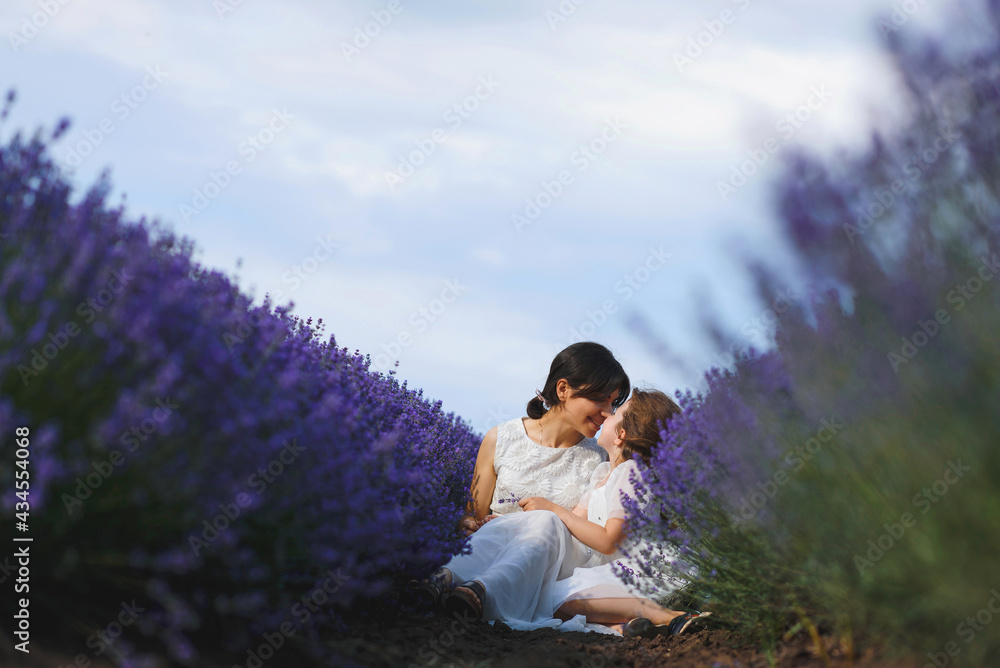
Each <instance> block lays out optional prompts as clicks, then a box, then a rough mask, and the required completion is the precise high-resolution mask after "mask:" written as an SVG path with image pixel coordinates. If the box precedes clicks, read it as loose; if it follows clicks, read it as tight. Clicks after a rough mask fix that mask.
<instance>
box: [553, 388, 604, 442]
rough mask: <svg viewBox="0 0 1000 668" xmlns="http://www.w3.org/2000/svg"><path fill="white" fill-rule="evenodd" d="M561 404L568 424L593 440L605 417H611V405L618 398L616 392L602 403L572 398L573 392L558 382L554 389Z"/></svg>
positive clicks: (576, 397)
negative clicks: (568, 421)
mask: <svg viewBox="0 0 1000 668" xmlns="http://www.w3.org/2000/svg"><path fill="white" fill-rule="evenodd" d="M556 392H557V393H558V394H559V395H560V399H562V402H563V404H562V405H563V409H564V410H565V411H566V416H567V417H568V418H569V420H570V422H571V423H572V424H573V426H574V427H575V428H576V430H577V431H579V432H580V433H581V434H583V435H584V436H586V437H588V438H593V437H594V436H596V435H597V432H598V431H600V429H601V425H603V424H604V420H605V418H606V417H607V416H609V415H611V405H612V403H613V402H614V401H615V400H616V399H617V398H618V390H615V391H614V393H612V394H611V395H609V396H607V397H605V398H604V400H603V401H597V400H595V399H587V398H585V397H579V396H573V390H572V388H570V387H569V385H568V384H567V383H566V381H565V380H560V381H559V384H558V386H557V388H556Z"/></svg>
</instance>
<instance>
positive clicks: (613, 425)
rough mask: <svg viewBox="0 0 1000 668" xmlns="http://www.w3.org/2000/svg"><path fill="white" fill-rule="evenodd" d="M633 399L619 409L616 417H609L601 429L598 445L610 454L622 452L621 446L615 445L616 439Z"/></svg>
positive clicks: (615, 414)
mask: <svg viewBox="0 0 1000 668" xmlns="http://www.w3.org/2000/svg"><path fill="white" fill-rule="evenodd" d="M630 401H631V399H627V400H626V401H625V403H623V404H622V405H621V406H619V407H618V410H616V411H615V413H614V415H608V416H607V419H605V420H604V426H603V428H602V429H601V435H600V436H598V437H597V444H598V445H600V446H601V447H602V448H604V449H605V450H607V451H608V454H609V455H610V454H613V451H614V450H615V449H616V448H617V449H618V450H621V447H620V446H617V445H615V439H617V438H618V432H619V431H621V428H622V418H624V417H625V411H626V410H628V405H629V402H630Z"/></svg>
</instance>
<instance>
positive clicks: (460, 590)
mask: <svg viewBox="0 0 1000 668" xmlns="http://www.w3.org/2000/svg"><path fill="white" fill-rule="evenodd" d="M485 602H486V587H484V586H483V584H482V583H481V582H479V581H478V580H471V581H469V582H463V583H462V584H460V585H458V586H457V587H455V588H454V589H452V590H451V593H449V594H448V595H447V596H445V598H444V607H445V610H447V611H448V613H449V614H451V613H457V614H460V615H462V616H464V617H472V618H473V619H482V618H483V604H484V603H485Z"/></svg>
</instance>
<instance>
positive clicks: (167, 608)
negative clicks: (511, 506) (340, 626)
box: [0, 95, 479, 663]
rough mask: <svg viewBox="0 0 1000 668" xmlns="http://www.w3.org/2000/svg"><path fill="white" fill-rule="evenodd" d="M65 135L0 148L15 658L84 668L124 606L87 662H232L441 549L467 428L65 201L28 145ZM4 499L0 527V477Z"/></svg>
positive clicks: (98, 206) (1, 402) (41, 151)
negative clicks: (34, 653) (28, 618)
mask: <svg viewBox="0 0 1000 668" xmlns="http://www.w3.org/2000/svg"><path fill="white" fill-rule="evenodd" d="M12 100H13V96H12V95H11V96H9V98H8V106H9V104H10V103H11V102H12ZM6 111H7V109H6V108H5V110H4V116H6ZM65 129H66V124H65V123H63V124H61V125H60V126H59V128H57V130H56V131H55V132H54V133H53V135H52V136H51V137H50V138H46V137H45V136H43V135H42V134H41V133H38V134H36V135H35V136H34V137H33V138H31V139H28V138H25V137H23V136H21V135H20V134H17V135H14V136H13V138H12V139H10V140H9V141H7V142H5V143H3V144H2V145H0V434H2V438H3V442H4V443H5V444H12V443H13V439H14V428H15V427H17V426H27V427H29V428H30V430H31V446H30V450H31V460H30V462H31V463H30V475H31V477H30V482H31V488H30V489H31V496H30V502H31V520H30V531H29V534H28V535H31V536H33V537H34V538H35V542H34V543H33V547H32V581H31V601H32V602H31V606H32V608H31V611H32V619H33V620H34V626H33V629H34V633H33V635H32V640H33V642H35V643H39V644H41V645H42V646H46V645H48V646H57V647H59V648H60V649H62V650H64V651H65V652H67V653H69V654H74V655H75V654H77V653H82V654H85V655H87V656H88V657H90V658H91V659H93V658H94V656H95V655H96V653H97V650H96V649H95V647H96V645H95V644H89V643H88V642H87V641H88V640H89V638H90V634H92V633H94V632H96V631H98V630H102V629H104V628H106V627H107V625H108V624H109V623H110V622H113V621H114V620H115V619H116V618H117V615H118V614H119V612H120V610H121V606H122V605H123V602H125V603H128V604H129V605H131V604H132V602H133V601H134V602H135V606H137V607H138V608H141V609H142V612H140V613H138V615H137V618H136V619H135V621H134V627H132V628H131V629H129V630H128V632H126V633H125V634H123V636H122V637H121V638H120V639H118V640H116V641H115V642H114V643H113V644H111V645H110V646H104V647H102V648H101V653H104V652H106V653H107V654H108V655H111V656H113V657H116V658H117V659H118V660H119V661H120V662H123V663H124V662H125V660H126V658H127V656H128V655H129V654H130V651H131V650H133V649H134V648H136V647H141V646H150V647H155V646H156V644H157V643H159V644H160V645H161V646H162V647H165V648H166V650H167V651H168V652H169V656H170V657H171V659H172V661H175V662H179V663H186V662H191V661H193V660H194V659H195V658H196V657H197V656H198V655H199V654H202V655H203V654H205V653H206V652H209V653H213V652H216V651H218V652H219V653H220V655H225V656H227V657H234V658H237V659H239V658H240V657H244V659H245V652H246V650H247V649H248V648H251V647H253V648H256V647H257V646H258V645H259V643H260V640H261V634H263V633H265V632H273V631H275V630H276V629H278V628H279V625H280V624H281V623H282V622H283V621H291V622H292V623H293V624H295V629H296V631H297V634H296V635H295V636H294V640H291V639H290V640H289V644H294V643H296V642H299V641H300V640H301V639H302V638H303V637H308V636H309V635H310V633H312V634H314V635H315V632H314V629H315V625H313V624H312V623H311V622H309V623H307V621H308V618H309V617H313V618H315V617H317V616H319V617H323V616H326V617H331V616H332V615H333V614H334V613H335V612H336V611H337V610H338V609H342V608H343V607H344V606H348V605H351V604H356V603H358V602H363V601H364V600H366V599H367V598H369V597H377V596H379V595H382V594H384V593H386V592H387V591H388V590H389V588H390V587H391V586H393V585H394V584H395V583H397V582H399V580H400V579H401V578H406V577H412V576H419V575H423V574H425V573H427V572H428V571H429V570H430V569H431V568H433V567H434V566H436V565H438V564H440V563H442V562H444V561H446V560H447V558H448V557H449V556H450V555H452V554H454V553H455V552H457V551H458V550H460V549H461V546H462V542H461V540H460V538H459V537H458V536H457V534H456V533H455V531H454V526H455V520H456V519H457V518H458V516H459V515H460V512H461V507H462V505H463V503H464V501H465V494H466V491H465V490H466V486H467V484H468V480H469V479H470V476H471V471H472V465H473V462H474V459H475V453H476V451H477V446H478V441H479V438H478V437H477V436H476V435H475V434H473V433H472V431H471V430H470V428H469V427H468V426H467V425H466V424H465V423H463V422H461V421H460V420H459V419H457V418H456V417H455V416H454V415H453V414H450V413H449V414H445V413H444V412H443V411H442V410H441V405H440V403H439V402H438V403H432V402H430V401H428V400H427V399H425V398H424V397H423V396H422V394H421V393H420V392H415V391H412V390H409V389H407V387H406V384H405V383H402V384H401V383H399V382H398V381H397V380H396V379H395V378H394V377H393V376H391V375H390V376H386V375H381V374H378V373H375V372H373V371H370V370H369V361H370V360H369V358H368V357H366V356H361V355H360V354H358V353H357V352H355V353H351V352H349V351H348V350H347V349H346V348H339V347H337V345H336V342H335V340H334V338H333V337H332V336H331V337H329V338H328V339H324V337H323V325H322V323H316V324H314V323H313V322H312V321H311V320H305V321H302V320H301V319H299V318H296V317H294V316H292V315H291V314H290V313H289V312H288V308H287V307H283V306H276V305H273V304H271V303H270V302H269V301H268V300H267V299H266V298H265V301H264V303H263V304H262V305H254V304H253V303H252V301H251V299H250V298H249V297H248V296H246V295H245V294H243V293H242V292H240V290H239V289H238V288H237V286H236V285H235V284H234V282H233V281H232V280H230V279H229V278H228V277H226V276H225V275H223V274H222V273H220V272H217V271H209V270H206V269H205V268H203V267H201V266H199V265H198V264H197V263H195V262H194V261H192V259H191V255H192V251H193V247H192V244H191V242H190V241H189V240H187V239H178V238H176V237H175V236H174V235H172V234H171V233H169V232H167V231H165V230H163V229H161V228H160V227H159V226H158V225H157V224H156V223H155V222H154V223H150V222H148V221H146V220H145V219H140V220H138V221H136V220H130V219H129V218H128V217H127V216H126V214H125V211H124V208H123V206H117V207H113V206H110V205H109V204H108V193H109V190H110V185H109V182H108V180H107V178H104V179H102V180H101V182H99V183H98V184H97V185H96V186H94V187H93V188H91V189H90V190H89V191H88V192H87V193H85V194H84V195H83V196H82V197H77V199H78V201H74V194H73V192H72V189H71V186H70V184H69V183H68V182H67V181H66V179H65V178H64V177H63V176H62V175H61V174H60V172H59V171H58V168H57V167H56V166H55V165H54V163H53V161H52V159H51V157H50V155H49V152H48V148H47V144H48V143H50V141H52V140H58V138H59V136H60V135H61V134H62V133H63V132H64V131H65ZM5 452H8V453H10V452H11V449H10V448H6V449H5ZM10 461H11V460H10V459H8V463H10ZM0 488H2V490H3V496H2V505H0V509H2V510H0V517H2V521H3V523H4V524H5V526H13V524H14V517H13V516H14V510H15V509H14V501H15V500H16V499H15V497H14V471H13V470H12V467H11V466H8V465H4V466H3V467H0ZM324 583H325V585H326V586H325V589H324V588H323V586H322V585H323V584H324ZM321 590H322V592H321V593H322V595H320V594H319V593H317V592H320V591H321ZM304 596H305V597H307V598H303V597H304ZM4 600H5V604H4V605H5V608H6V607H7V606H10V605H12V604H11V603H7V601H10V597H5V599H4ZM304 610H307V611H308V614H305V613H304V612H303V611H304ZM11 613H12V611H11ZM304 618H305V619H304Z"/></svg>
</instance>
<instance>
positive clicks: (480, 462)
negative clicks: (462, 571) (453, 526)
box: [458, 427, 497, 535]
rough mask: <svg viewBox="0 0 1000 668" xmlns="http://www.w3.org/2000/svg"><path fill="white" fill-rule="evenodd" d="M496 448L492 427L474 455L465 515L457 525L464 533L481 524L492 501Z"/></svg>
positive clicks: (470, 531) (495, 478) (494, 429)
mask: <svg viewBox="0 0 1000 668" xmlns="http://www.w3.org/2000/svg"><path fill="white" fill-rule="evenodd" d="M496 449H497V428H496V427H493V428H492V429H490V430H489V431H488V432H486V436H485V437H484V438H483V443H482V445H480V446H479V454H478V455H477V456H476V468H475V470H474V471H473V473H472V484H471V485H470V487H469V496H470V498H469V503H468V505H466V507H465V513H466V514H465V515H463V516H462V518H461V519H460V520H459V522H458V525H459V528H461V529H462V530H463V531H464V532H465V533H466V535H468V534H471V533H473V532H474V531H476V529H478V528H479V527H480V526H482V524H483V520H484V519H485V518H486V516H487V515H488V514H489V512H490V503H491V502H492V501H493V490H494V489H495V488H496V485H497V473H496V470H495V469H494V468H493V459H494V456H495V455H496Z"/></svg>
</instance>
